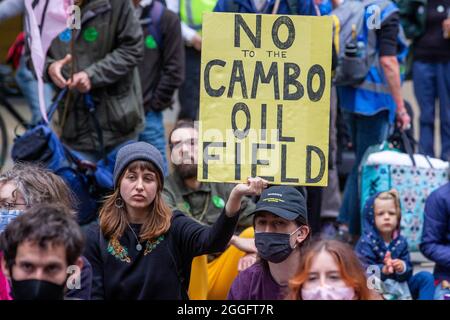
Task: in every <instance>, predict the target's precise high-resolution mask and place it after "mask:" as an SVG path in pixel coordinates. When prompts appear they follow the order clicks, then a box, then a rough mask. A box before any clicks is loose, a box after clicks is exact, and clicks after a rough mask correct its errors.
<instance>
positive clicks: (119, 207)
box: [114, 198, 124, 209]
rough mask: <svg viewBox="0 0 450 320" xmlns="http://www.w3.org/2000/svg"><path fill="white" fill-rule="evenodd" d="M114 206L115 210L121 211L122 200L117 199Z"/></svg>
mask: <svg viewBox="0 0 450 320" xmlns="http://www.w3.org/2000/svg"><path fill="white" fill-rule="evenodd" d="M114 205H115V206H116V208H117V209H122V208H123V205H124V203H123V200H122V198H117V199H116V201H114Z"/></svg>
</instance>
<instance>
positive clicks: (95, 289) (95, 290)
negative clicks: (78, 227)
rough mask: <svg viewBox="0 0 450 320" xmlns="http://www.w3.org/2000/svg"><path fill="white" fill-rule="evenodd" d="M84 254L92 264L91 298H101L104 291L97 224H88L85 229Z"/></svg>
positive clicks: (103, 295)
mask: <svg viewBox="0 0 450 320" xmlns="http://www.w3.org/2000/svg"><path fill="white" fill-rule="evenodd" d="M105 249H106V248H105ZM84 256H85V257H86V259H87V260H88V261H89V263H90V264H91V266H92V290H91V299H93V300H102V299H104V298H105V293H104V289H103V283H104V282H103V260H102V253H101V249H100V227H99V226H98V224H94V225H92V226H90V227H89V228H88V229H87V231H86V246H85V249H84Z"/></svg>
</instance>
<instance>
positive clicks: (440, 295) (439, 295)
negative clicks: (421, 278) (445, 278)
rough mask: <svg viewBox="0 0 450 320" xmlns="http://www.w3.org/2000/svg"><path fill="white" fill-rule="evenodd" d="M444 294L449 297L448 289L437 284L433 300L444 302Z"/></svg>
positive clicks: (449, 290) (449, 291)
mask: <svg viewBox="0 0 450 320" xmlns="http://www.w3.org/2000/svg"><path fill="white" fill-rule="evenodd" d="M446 294H447V295H450V289H449V288H445V289H444V288H442V282H441V283H439V285H438V286H437V287H436V290H435V291H434V300H445V297H444V295H446ZM447 299H448V298H447Z"/></svg>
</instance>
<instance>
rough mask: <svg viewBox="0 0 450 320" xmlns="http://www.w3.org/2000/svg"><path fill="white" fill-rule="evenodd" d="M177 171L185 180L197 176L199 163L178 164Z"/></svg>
mask: <svg viewBox="0 0 450 320" xmlns="http://www.w3.org/2000/svg"><path fill="white" fill-rule="evenodd" d="M175 171H176V172H177V173H178V175H179V176H180V177H181V179H183V180H185V179H191V178H195V177H197V165H196V164H193V163H190V164H179V165H176V166H175Z"/></svg>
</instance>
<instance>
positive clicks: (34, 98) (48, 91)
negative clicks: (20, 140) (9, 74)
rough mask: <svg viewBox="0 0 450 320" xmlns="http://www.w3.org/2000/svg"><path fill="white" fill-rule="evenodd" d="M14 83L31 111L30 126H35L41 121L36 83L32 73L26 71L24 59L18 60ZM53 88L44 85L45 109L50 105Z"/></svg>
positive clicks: (47, 84) (46, 84) (28, 70)
mask: <svg viewBox="0 0 450 320" xmlns="http://www.w3.org/2000/svg"><path fill="white" fill-rule="evenodd" d="M16 82H17V84H18V85H19V87H20V90H21V91H22V94H23V96H24V97H25V99H26V100H27V102H28V105H29V107H30V111H31V122H30V123H31V124H36V123H37V122H39V121H40V120H41V119H42V115H41V110H40V108H39V95H38V82H37V80H36V78H35V77H34V74H33V72H32V71H31V70H30V69H28V67H27V65H26V63H25V59H24V58H23V57H22V58H21V59H20V63H19V68H18V69H17V72H16ZM52 96H53V88H52V86H51V85H50V84H49V83H44V98H45V105H46V107H47V109H48V108H49V107H50V105H51V104H52Z"/></svg>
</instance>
